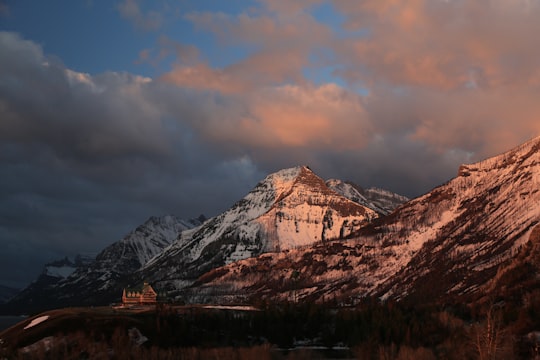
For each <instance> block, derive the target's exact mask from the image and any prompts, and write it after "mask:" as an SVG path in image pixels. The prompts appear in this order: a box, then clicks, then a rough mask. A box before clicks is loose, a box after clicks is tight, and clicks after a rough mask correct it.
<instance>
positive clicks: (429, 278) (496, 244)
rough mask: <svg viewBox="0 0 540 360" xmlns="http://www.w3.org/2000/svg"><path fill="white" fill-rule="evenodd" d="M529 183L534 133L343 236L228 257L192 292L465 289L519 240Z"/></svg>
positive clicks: (318, 297)
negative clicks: (281, 251) (297, 248)
mask: <svg viewBox="0 0 540 360" xmlns="http://www.w3.org/2000/svg"><path fill="white" fill-rule="evenodd" d="M539 183H540V137H537V138H534V139H532V140H530V141H528V142H526V143H524V144H522V145H520V146H518V147H516V148H514V149H511V150H509V151H507V152H505V153H503V154H501V155H498V156H495V157H492V158H489V159H486V160H483V161H480V162H478V163H474V164H470V165H462V166H461V167H460V169H459V171H458V176H457V177H456V178H454V179H452V180H450V181H448V182H447V183H446V184H443V185H441V186H439V187H437V188H435V189H433V190H432V191H431V192H429V193H427V194H425V195H423V196H420V197H418V198H416V199H413V200H411V201H409V202H407V203H406V204H404V205H402V206H401V207H399V208H398V209H397V210H396V211H394V212H393V213H392V214H390V215H389V216H387V217H381V218H378V219H375V220H374V221H373V222H371V223H370V224H367V225H366V226H365V227H362V228H361V229H359V231H358V232H357V233H355V234H354V235H353V236H352V239H350V240H347V241H343V242H340V243H335V242H333V243H328V244H326V245H324V244H323V245H317V246H313V247H311V248H309V249H305V250H304V251H303V252H289V254H287V256H284V255H271V256H261V257H259V258H257V259H247V260H244V261H242V262H239V263H235V264H230V265H228V266H226V267H223V268H220V269H216V270H215V271H214V272H213V273H211V274H207V275H205V276H204V277H202V278H201V279H199V282H198V286H199V288H196V289H193V293H197V292H199V293H201V294H206V295H207V298H208V299H216V296H217V295H215V294H226V296H223V297H224V298H226V297H229V298H231V299H235V294H239V293H240V294H246V293H248V294H249V293H250V292H252V293H258V294H259V295H261V294H262V295H261V296H263V298H264V297H265V296H266V297H267V298H268V299H277V300H286V299H291V296H292V293H294V294H295V295H294V296H296V297H300V298H301V299H305V300H306V301H307V300H313V301H323V300H324V298H325V297H328V296H336V297H338V298H341V299H346V300H344V301H352V302H354V301H357V300H358V299H359V298H362V297H368V296H375V297H378V298H381V299H397V300H400V299H405V298H409V299H411V298H417V299H423V301H427V299H432V300H434V301H439V300H443V299H444V298H445V297H448V296H451V297H453V298H469V299H470V298H472V297H474V296H478V294H479V293H480V290H481V286H480V285H481V284H483V283H484V282H486V281H488V280H489V279H491V278H492V277H493V276H495V274H496V273H497V270H498V267H499V266H500V265H501V264H505V263H506V262H508V261H511V260H512V258H513V257H514V256H516V254H518V253H519V251H520V249H521V248H522V247H523V246H524V244H526V243H527V242H528V241H529V238H530V234H531V233H532V231H533V229H534V228H535V226H536V224H538V221H539V219H540V207H539V206H538V205H537V204H539V203H540V192H539ZM246 274H248V275H246ZM311 274H313V275H314V276H310V275H311ZM293 278H294V281H293ZM274 279H285V280H286V281H285V283H283V281H282V282H281V283H279V282H276V281H275V280H274ZM338 284H341V285H340V286H337V285H338ZM217 299H220V297H219V296H217ZM211 301H212V300H211Z"/></svg>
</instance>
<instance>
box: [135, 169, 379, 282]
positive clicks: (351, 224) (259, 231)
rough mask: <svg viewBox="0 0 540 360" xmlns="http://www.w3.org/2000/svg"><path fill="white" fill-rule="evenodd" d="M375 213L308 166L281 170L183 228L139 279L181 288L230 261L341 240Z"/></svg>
mask: <svg viewBox="0 0 540 360" xmlns="http://www.w3.org/2000/svg"><path fill="white" fill-rule="evenodd" d="M377 216H378V215H377V213H376V212H375V211H373V210H371V209H369V208H366V207H364V206H361V205H359V204H357V203H355V202H353V201H350V200H348V199H347V198H345V197H343V196H341V195H339V194H337V193H336V192H334V191H332V190H330V189H329V188H328V187H327V186H326V184H325V182H324V181H323V180H322V179H321V178H319V177H318V176H317V175H315V174H314V173H313V172H312V171H311V170H310V169H309V168H308V167H305V166H300V167H295V168H291V169H285V170H281V171H279V172H276V173H274V174H271V175H269V176H268V177H266V178H265V179H264V180H263V181H261V182H260V183H259V184H258V185H257V186H256V187H255V188H254V189H253V190H252V191H251V192H250V193H249V194H247V195H246V196H245V197H244V198H243V199H242V200H240V201H239V202H237V203H236V204H235V205H234V206H233V207H231V208H230V209H229V210H227V211H226V212H224V213H223V214H221V215H219V216H217V217H215V218H213V219H210V220H209V221H207V222H206V223H205V224H203V225H202V226H201V227H198V228H195V229H192V230H190V231H185V232H183V233H182V235H181V237H180V238H179V239H178V240H177V241H176V242H175V243H174V244H172V245H171V246H170V247H169V248H167V249H166V250H165V251H164V252H163V253H162V254H161V255H159V256H157V257H156V258H154V259H153V260H152V261H150V262H149V263H148V265H146V266H145V267H144V269H142V271H141V272H140V274H139V280H140V279H147V280H149V281H151V282H153V283H154V284H156V286H158V287H161V288H164V289H167V290H169V291H174V290H178V289H182V288H184V287H186V286H189V285H191V284H192V283H193V281H195V280H196V279H197V277H199V276H200V275H202V274H203V273H204V272H206V271H209V270H211V269H214V268H216V267H219V266H222V265H225V264H228V263H233V262H235V261H238V260H241V259H246V258H250V257H253V256H257V255H259V254H261V253H267V252H281V251H287V250H290V249H301V248H303V247H306V246H311V245H313V244H315V243H323V242H326V241H329V240H334V239H342V238H344V237H346V236H348V235H350V234H351V233H353V232H354V231H357V230H358V229H359V228H361V227H362V226H365V225H366V224H367V223H368V222H369V221H371V220H373V219H375V218H376V217H377Z"/></svg>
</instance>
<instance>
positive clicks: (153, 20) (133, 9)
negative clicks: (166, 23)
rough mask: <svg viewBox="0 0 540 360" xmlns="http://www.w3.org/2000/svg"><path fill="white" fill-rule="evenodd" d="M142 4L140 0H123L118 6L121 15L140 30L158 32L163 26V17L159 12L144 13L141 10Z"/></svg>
mask: <svg viewBox="0 0 540 360" xmlns="http://www.w3.org/2000/svg"><path fill="white" fill-rule="evenodd" d="M140 2H141V1H140V0H123V2H121V3H119V4H118V11H119V12H120V15H122V17H124V18H126V19H128V20H130V21H132V22H133V23H134V24H135V26H136V27H137V28H139V29H142V30H146V31H150V30H158V29H159V28H160V27H161V26H162V24H163V17H162V15H161V14H160V13H159V12H157V11H149V12H147V13H144V12H143V11H142V10H141V7H140Z"/></svg>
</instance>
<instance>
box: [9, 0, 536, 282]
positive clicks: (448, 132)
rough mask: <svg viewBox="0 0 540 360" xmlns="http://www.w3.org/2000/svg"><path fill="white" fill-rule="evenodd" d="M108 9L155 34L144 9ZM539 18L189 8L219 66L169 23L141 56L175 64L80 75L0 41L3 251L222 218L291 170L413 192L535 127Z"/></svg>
mask: <svg viewBox="0 0 540 360" xmlns="http://www.w3.org/2000/svg"><path fill="white" fill-rule="evenodd" d="M323 5H324V6H325V7H324V8H321V6H323ZM321 9H323V10H328V9H329V10H330V11H331V12H332V13H337V14H339V16H340V17H339V19H341V20H343V21H342V22H341V20H340V21H326V22H323V20H322V19H321V18H320V14H319V13H320V10H321ZM118 10H119V11H120V12H121V14H122V16H124V17H125V18H127V19H130V20H132V21H134V23H135V24H136V25H137V26H138V27H140V28H141V29H147V30H156V29H158V28H159V29H161V30H164V29H163V27H161V24H162V20H161V18H160V17H159V16H157V15H156V17H154V18H153V17H152V16H150V15H151V14H150V13H145V12H144V11H143V10H142V9H141V2H139V1H134V0H133V1H123V2H122V3H121V4H120V6H119V8H118ZM317 14H319V15H317ZM539 15H540V5H539V3H538V2H531V1H519V0H512V1H510V0H489V1H485V2H466V1H460V0H455V1H442V0H412V1H407V2H403V1H396V0H367V1H362V2H358V1H352V0H342V1H341V0H340V1H339V2H338V1H336V2H331V3H330V2H325V1H319V0H313V1H312V0H305V1H298V2H297V1H294V2H292V1H262V0H261V1H258V2H256V3H254V5H253V6H251V7H250V8H246V9H245V11H240V12H239V13H237V14H230V13H228V14H225V13H220V12H191V13H189V14H187V15H186V16H185V17H184V18H183V21H188V22H189V24H191V25H192V26H193V27H194V28H195V29H196V30H198V31H200V32H202V33H203V37H204V38H205V39H206V38H208V39H210V40H209V43H210V45H211V46H212V51H213V52H215V53H220V52H224V53H226V55H227V56H226V57H225V58H227V59H228V60H227V62H225V61H223V60H222V59H221V58H220V59H215V58H211V57H209V56H210V54H209V53H208V50H207V48H206V47H204V46H200V47H198V46H196V45H197V44H191V43H190V41H189V40H190V39H189V38H184V37H181V36H177V37H176V35H175V34H171V33H168V34H167V35H160V36H159V37H157V39H156V42H155V44H156V47H155V49H153V48H145V49H142V50H141V53H140V59H139V61H141V62H147V63H150V64H153V65H155V66H165V65H164V64H165V63H168V62H169V61H170V60H171V58H172V59H173V65H172V66H171V67H170V68H167V69H166V70H165V71H164V72H162V73H161V75H159V76H156V78H154V79H149V78H145V77H142V76H137V75H134V74H129V73H119V72H107V73H102V74H87V73H84V72H80V71H75V70H73V69H70V68H67V67H66V66H65V65H64V64H62V63H61V62H60V61H59V60H58V59H55V58H53V57H50V56H48V55H46V54H44V53H43V50H42V48H41V47H40V46H39V45H37V44H36V43H34V42H32V41H28V40H25V39H23V38H21V37H20V36H19V35H17V34H13V33H0V118H1V119H2V121H0V161H1V163H2V167H0V209H3V210H0V236H1V237H2V241H3V242H6V243H8V244H10V245H9V246H8V247H7V248H8V249H11V250H10V252H9V254H11V255H12V256H20V254H19V253H20V252H21V251H23V250H17V249H26V250H24V251H31V249H39V251H40V252H42V253H43V254H44V255H43V257H47V258H48V257H53V256H56V255H58V256H59V257H62V256H64V255H65V254H66V252H68V253H69V252H75V251H76V250H77V249H100V248H101V247H103V245H105V244H108V243H110V242H112V241H115V240H117V239H119V238H120V237H121V236H122V235H124V234H125V233H126V232H127V231H129V230H131V229H132V228H133V227H134V226H136V225H137V224H138V223H140V222H142V221H144V220H145V218H146V217H148V216H150V215H160V214H165V213H175V214H177V215H180V216H183V217H190V216H197V215H199V213H206V214H207V215H215V214H217V213H218V212H220V211H223V210H225V209H226V208H227V207H228V206H230V205H232V204H233V203H234V201H236V200H238V199H239V198H240V197H241V196H243V195H244V194H245V193H246V192H247V191H249V189H250V188H251V187H252V186H253V185H255V184H256V182H257V181H259V180H260V179H261V178H263V177H264V176H265V175H266V174H268V173H270V172H272V171H276V170H279V169H282V168H285V167H289V166H295V165H298V164H307V165H310V166H311V167H312V168H313V169H314V171H315V172H317V173H318V174H320V175H321V176H322V177H324V178H330V177H332V178H342V179H345V180H352V181H356V182H358V183H359V184H360V185H362V186H380V187H386V188H388V189H390V190H394V191H398V192H401V193H403V194H405V195H408V196H416V195H420V194H422V193H424V192H426V191H428V190H429V189H431V188H432V187H434V186H436V185H438V184H440V183H442V182H444V181H446V180H448V179H449V178H450V177H452V176H454V175H455V174H456V171H457V168H458V166H459V164H460V163H463V162H472V161H477V160H480V159H481V158H485V157H488V156H492V155H495V154H497V153H500V152H502V151H505V150H507V149H509V148H511V147H512V146H515V145H518V144H519V143H520V142H522V141H524V140H526V139H528V138H531V137H532V136H535V135H537V134H539V133H540V121H538V116H537V115H536V114H539V113H540V105H539V104H540V103H538V101H537V99H538V94H539V91H540V70H539V67H538V64H539V63H540V50H539V48H538V47H537V46H536V44H535V43H534V36H531V34H536V33H538V31H539V30H540V29H539V26H540V25H538V22H537V21H536V19H538V17H539ZM152 19H153V20H152ZM326 20H328V19H326ZM309 73H317V74H318V75H320V76H318V77H317V79H313V78H311V77H310V75H309ZM66 219H67V220H66ZM111 219H114V221H111ZM98 229H100V230H98ZM40 239H42V240H40ZM18 244H20V247H17V246H18ZM6 254H7V253H6ZM11 255H4V257H6V256H11ZM1 260H2V259H0V263H2V261H1ZM5 261H7V260H5ZM35 262H36V263H39V261H37V260H36V261H35ZM38 270H39V269H35V272H36V271H38Z"/></svg>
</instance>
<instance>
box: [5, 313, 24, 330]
mask: <svg viewBox="0 0 540 360" xmlns="http://www.w3.org/2000/svg"><path fill="white" fill-rule="evenodd" d="M24 319H25V317H24V316H0V331H4V330H6V329H7V328H8V327H10V326H12V325H15V324H16V323H18V322H19V321H23V320H24Z"/></svg>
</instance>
